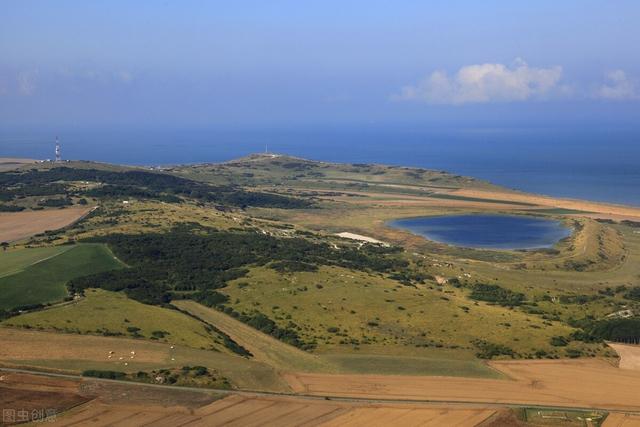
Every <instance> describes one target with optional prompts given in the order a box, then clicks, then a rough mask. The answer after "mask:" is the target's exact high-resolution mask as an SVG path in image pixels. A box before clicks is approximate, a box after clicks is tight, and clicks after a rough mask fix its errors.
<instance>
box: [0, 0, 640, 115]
mask: <svg viewBox="0 0 640 427" xmlns="http://www.w3.org/2000/svg"><path fill="white" fill-rule="evenodd" d="M639 21H640V2H638V1H637V0H636V1H634V0H628V1H624V0H619V1H615V0H611V1H605V0H602V1H590V0H576V1H572V0H566V1H557V0H556V1H545V0H539V1H535V2H520V1H506V0H505V1H481V2H479V1H462V0H458V1H455V0H453V1H451V0H450V1H375V0H367V1H344V0H343V1H332V0H325V1H313V2H305V1H277V0H274V1H264V0H262V1H234V2H222V1H207V2H205V1H164V2H160V1H158V2H151V1H136V2H131V1H89V2H88V1H55V2H52V1H29V0H15V1H14V0H5V1H3V2H2V6H1V13H0V126H3V127H10V126H24V125H27V126H107V127H118V126H140V127H145V126H174V127H188V126H194V127H260V126H273V127H289V126H290V127H296V126H306V125H320V126H323V125H362V124H370V123H379V124H385V125H399V126H409V125H411V126H422V125H424V126H441V125H442V126H488V127H492V126H556V125H557V126H582V125H589V126H601V127H606V126H616V127H625V126H633V125H634V123H638V120H639V119H640V54H639V53H640V52H639V48H638V43H639V42H640V26H638V25H637V23H638V22H639Z"/></svg>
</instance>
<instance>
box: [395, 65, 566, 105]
mask: <svg viewBox="0 0 640 427" xmlns="http://www.w3.org/2000/svg"><path fill="white" fill-rule="evenodd" d="M561 77H562V67H560V66H555V67H550V68H535V67H530V66H529V65H527V63H526V62H524V61H523V60H521V59H516V61H515V62H514V64H513V65H511V66H507V65H504V64H477V65H467V66H464V67H462V68H460V69H459V70H458V72H457V73H455V74H454V75H452V76H449V75H448V74H447V73H446V72H444V71H434V72H433V73H431V74H430V75H429V76H427V77H426V78H425V79H424V80H422V81H421V82H419V83H418V84H416V85H410V86H405V87H403V88H402V90H401V92H400V94H397V95H394V96H393V99H397V100H416V101H425V102H428V103H431V104H454V105H460V104H468V103H488V102H511V101H524V100H527V99H530V98H535V97H542V96H544V95H548V94H550V93H551V92H553V91H554V90H558V91H559V92H562V91H563V88H562V87H559V86H558V82H559V81H560V78H561Z"/></svg>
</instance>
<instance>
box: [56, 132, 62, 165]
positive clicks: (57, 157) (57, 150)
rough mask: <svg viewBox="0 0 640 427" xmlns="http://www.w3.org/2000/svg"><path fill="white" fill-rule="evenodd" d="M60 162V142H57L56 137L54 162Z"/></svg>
mask: <svg viewBox="0 0 640 427" xmlns="http://www.w3.org/2000/svg"><path fill="white" fill-rule="evenodd" d="M61 161H62V153H61V151H60V141H58V137H57V136H56V162H61Z"/></svg>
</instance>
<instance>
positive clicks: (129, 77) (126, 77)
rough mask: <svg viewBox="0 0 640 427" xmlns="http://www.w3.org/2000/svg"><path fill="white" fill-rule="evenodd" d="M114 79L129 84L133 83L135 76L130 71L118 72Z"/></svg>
mask: <svg viewBox="0 0 640 427" xmlns="http://www.w3.org/2000/svg"><path fill="white" fill-rule="evenodd" d="M114 77H115V78H116V79H117V80H119V81H120V82H122V83H125V84H129V83H131V82H132V81H133V74H131V73H130V72H129V71H118V72H117V73H114Z"/></svg>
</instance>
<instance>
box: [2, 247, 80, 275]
mask: <svg viewBox="0 0 640 427" xmlns="http://www.w3.org/2000/svg"><path fill="white" fill-rule="evenodd" d="M72 248H73V246H45V247H41V248H20V249H17V250H10V251H3V252H0V278H2V277H4V276H10V275H12V274H16V273H19V272H21V271H22V270H24V269H25V268H27V267H29V266H31V265H33V264H36V263H38V262H42V261H44V260H46V259H48V258H51V257H54V256H56V255H60V254H61V253H63V252H66V251H68V250H69V249H72Z"/></svg>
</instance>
